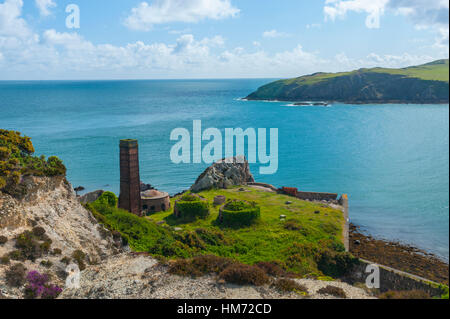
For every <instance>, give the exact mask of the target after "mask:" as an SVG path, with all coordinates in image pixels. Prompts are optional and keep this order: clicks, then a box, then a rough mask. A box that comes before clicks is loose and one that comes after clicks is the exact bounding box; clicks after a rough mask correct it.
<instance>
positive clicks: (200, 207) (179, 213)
mask: <svg viewBox="0 0 450 319" xmlns="http://www.w3.org/2000/svg"><path fill="white" fill-rule="evenodd" d="M174 211H175V215H176V217H177V218H183V219H185V220H195V219H197V218H200V219H206V218H207V217H208V215H209V203H208V202H207V201H206V200H202V199H201V198H200V197H198V196H195V195H190V194H186V195H183V197H181V199H180V200H178V201H176V202H175V209H174Z"/></svg>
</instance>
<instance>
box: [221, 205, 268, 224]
mask: <svg viewBox="0 0 450 319" xmlns="http://www.w3.org/2000/svg"><path fill="white" fill-rule="evenodd" d="M260 215H261V209H260V207H259V206H258V205H256V203H254V202H247V201H239V200H235V201H230V202H228V203H227V204H225V206H223V207H222V208H221V209H220V214H219V222H220V223H221V224H222V225H224V226H227V227H243V226H250V225H252V224H253V223H254V222H255V221H256V220H257V219H259V218H260Z"/></svg>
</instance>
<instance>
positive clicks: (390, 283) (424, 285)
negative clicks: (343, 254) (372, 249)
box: [347, 259, 442, 297]
mask: <svg viewBox="0 0 450 319" xmlns="http://www.w3.org/2000/svg"><path fill="white" fill-rule="evenodd" d="M369 265H375V266H377V267H378V269H379V270H380V288H379V290H380V292H382V293H383V292H387V291H390V290H391V291H404V290H421V291H425V292H427V293H428V294H430V295H431V296H433V297H434V296H440V295H441V294H442V290H441V289H440V288H439V284H438V283H434V282H431V281H429V280H427V279H425V278H422V277H418V276H415V275H412V274H409V273H406V272H403V271H400V270H396V269H393V268H390V267H387V266H382V265H378V264H376V263H372V262H370V261H367V260H364V259H360V264H359V265H357V266H355V267H354V269H353V270H352V271H351V274H350V276H349V278H347V281H349V282H350V283H352V284H354V283H357V282H359V283H365V282H366V279H367V277H368V276H369V275H370V274H371V272H372V271H369V272H367V273H366V269H367V267H368V266H369Z"/></svg>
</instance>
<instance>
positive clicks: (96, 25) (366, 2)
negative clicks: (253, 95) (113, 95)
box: [0, 0, 449, 80]
mask: <svg viewBox="0 0 450 319" xmlns="http://www.w3.org/2000/svg"><path fill="white" fill-rule="evenodd" d="M69 4H75V5H77V6H78V7H79V9H80V28H75V29H69V28H67V26H66V18H67V16H68V15H69V13H66V12H65V11H66V7H67V5H69ZM448 34H449V33H448V3H447V2H446V1H441V0H408V1H406V0H342V1H341V0H282V1H280V0H146V1H143V0H139V1H135V0H129V1H122V0H121V1H107V0H95V1H92V0H91V1H89V0H68V1H66V0H0V79H1V80H23V79H32V80H34V79H43V80H45V79H141V78H142V79H146V78H253V77H264V78H269V77H270V78H279V77H292V76H299V75H303V74H308V73H313V72H317V71H333V72H337V71H345V70H351V69H355V68H360V67H373V66H385V67H404V66H408V65H414V64H420V63H426V62H429V61H432V60H434V59H439V58H447V57H448Z"/></svg>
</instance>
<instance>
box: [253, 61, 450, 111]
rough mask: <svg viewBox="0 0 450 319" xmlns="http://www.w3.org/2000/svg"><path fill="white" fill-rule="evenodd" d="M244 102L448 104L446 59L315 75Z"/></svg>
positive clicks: (258, 93)
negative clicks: (401, 67)
mask: <svg viewBox="0 0 450 319" xmlns="http://www.w3.org/2000/svg"><path fill="white" fill-rule="evenodd" d="M246 99H248V100H279V101H294V102H295V101H296V102H301V101H311V102H314V101H323V102H342V103H350V104H385V103H413V104H437V103H448V102H449V60H438V61H434V62H432V63H428V64H425V65H420V66H414V67H409V68H404V69H384V68H373V69H360V70H356V71H352V72H343V73H315V74H312V75H307V76H302V77H299V78H295V79H288V80H280V81H276V82H273V83H269V84H267V85H264V86H262V87H260V88H259V89H258V90H257V91H256V92H254V93H252V94H250V95H249V96H247V98H246Z"/></svg>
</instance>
